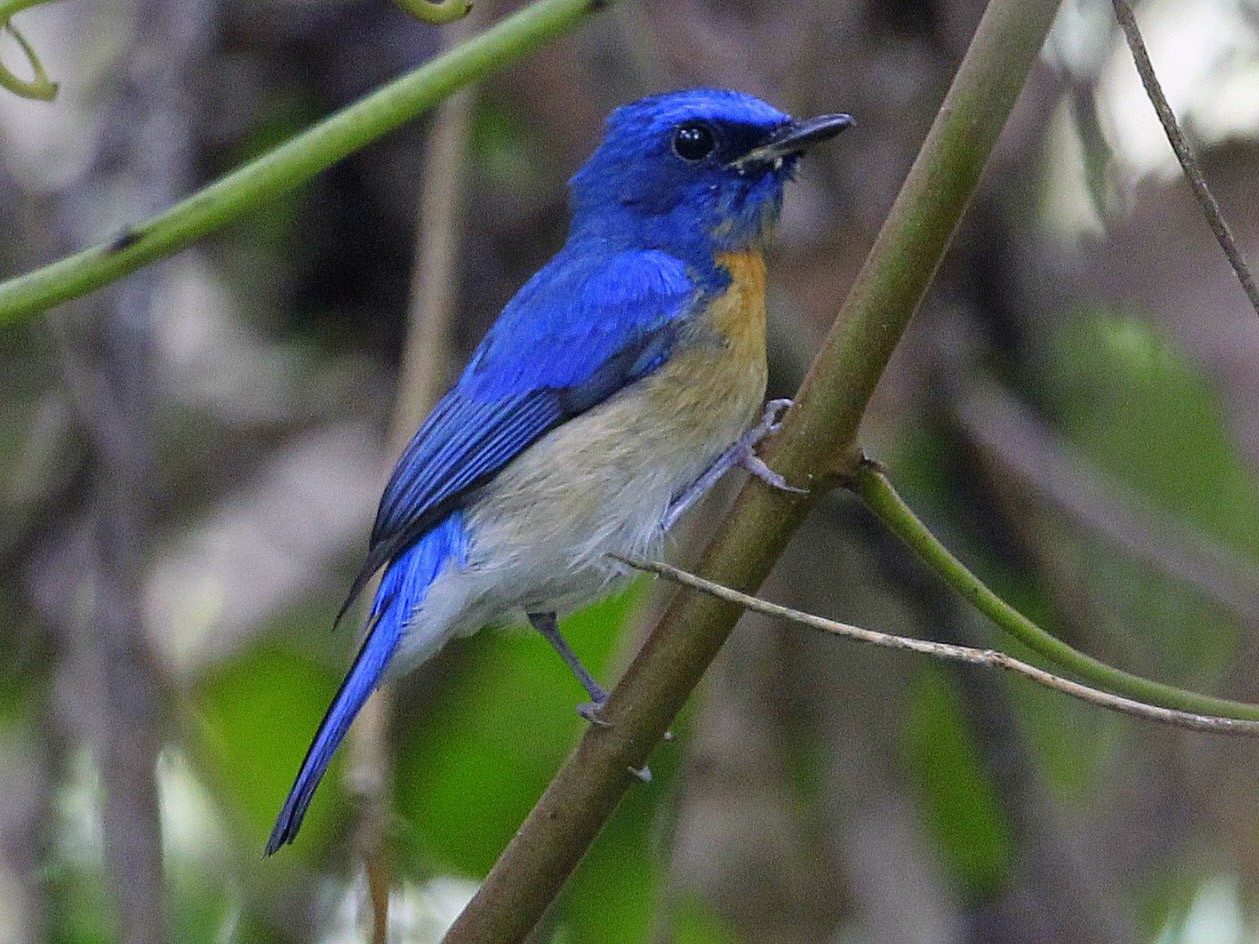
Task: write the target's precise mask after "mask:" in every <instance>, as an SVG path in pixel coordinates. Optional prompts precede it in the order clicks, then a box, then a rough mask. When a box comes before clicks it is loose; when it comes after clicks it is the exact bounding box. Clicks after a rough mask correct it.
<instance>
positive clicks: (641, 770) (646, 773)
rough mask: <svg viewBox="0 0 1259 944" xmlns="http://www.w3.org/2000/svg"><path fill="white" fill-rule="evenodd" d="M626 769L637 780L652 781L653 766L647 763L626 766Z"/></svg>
mask: <svg viewBox="0 0 1259 944" xmlns="http://www.w3.org/2000/svg"><path fill="white" fill-rule="evenodd" d="M625 769H626V770H627V771H628V772H629V775H630V776H631V777H633V778H634V779H635V780H638V781H639V782H641V783H651V768H650V767H648V766H647V765H646V764H643V766H641V767H626V768H625Z"/></svg>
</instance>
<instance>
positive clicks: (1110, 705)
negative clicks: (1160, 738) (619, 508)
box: [611, 554, 1259, 737]
mask: <svg viewBox="0 0 1259 944" xmlns="http://www.w3.org/2000/svg"><path fill="white" fill-rule="evenodd" d="M611 556H612V557H615V558H616V559H617V560H619V561H620V562H621V563H623V564H628V565H629V566H630V567H633V568H635V569H636V570H642V571H646V572H647V573H652V574H657V575H659V576H661V577H664V578H666V579H668V580H672V581H674V582H675V583H680V584H682V585H683V586H687V587H691V588H692V589H695V590H700V591H702V592H704V593H707V594H709V595H710V596H714V597H716V598H717V599H719V600H725V601H726V602H727V603H734V604H735V605H737V606H741V607H743V608H744V609H746V610H752V611H753V612H756V613H763V614H765V615H766V616H774V617H778V618H780V619H785V620H789V621H791V622H793V623H799V624H800V625H801V626H808V627H810V628H812V629H820V630H821V631H822V632H824V633H830V634H831V635H833V636H840V637H843V638H844V639H853V640H856V641H857V642H864V643H868V644H870V645H872V646H881V647H883V648H884V649H900V650H902V651H904V652H916V653H919V654H920V655H925V656H931V657H932V658H933V659H943V660H944V661H946V662H961V663H964V664H966V665H983V666H988V667H989V668H993V669H1001V670H1003V671H1006V672H1013V673H1014V674H1016V675H1022V676H1023V677H1024V678H1028V679H1031V680H1032V681H1033V682H1036V683H1037V684H1038V685H1043V686H1045V687H1046V688H1052V689H1053V690H1054V691H1058V692H1062V693H1063V694H1064V695H1070V696H1071V697H1072V698H1078V699H1079V700H1080V701H1086V702H1088V703H1089V704H1092V705H1098V706H1099V707H1102V708H1106V709H1109V710H1110V711H1118V712H1122V713H1123V714H1126V715H1132V716H1133V717H1135V718H1144V719H1146V720H1147V721H1157V722H1158V723H1159V724H1169V725H1172V726H1174V727H1177V728H1188V729H1190V730H1191V731H1210V732H1212V733H1214V734H1234V735H1241V736H1245V737H1259V721H1242V720H1240V719H1238V718H1220V717H1217V716H1214V715H1199V714H1194V713H1192V712H1189V711H1178V710H1177V709H1175V708H1160V707H1159V706H1157V705H1149V704H1146V703H1145V702H1142V701H1135V700H1133V699H1131V698H1124V697H1123V696H1121V695H1112V694H1110V693H1109V692H1103V691H1101V690H1100V689H1096V688H1090V687H1089V686H1087V685H1081V684H1080V683H1079V682H1073V681H1072V680H1071V679H1067V678H1063V677H1062V676H1060V675H1054V674H1053V673H1051V672H1046V671H1045V670H1044V669H1040V668H1037V667H1036V666H1034V665H1030V664H1028V663H1026V662H1023V661H1021V660H1019V659H1016V658H1014V657H1013V656H1011V655H1007V654H1006V653H1004V652H999V651H997V650H995V649H972V648H971V647H969V646H954V645H952V644H950V643H945V642H931V641H930V640H927V639H913V638H911V637H909V636H894V635H892V634H890V633H880V632H876V631H875V630H872V629H863V628H861V627H860V626H852V625H850V624H848V623H840V622H836V621H835V620H830V619H826V618H825V617H822V616H814V615H813V614H812V613H803V612H801V611H800V610H793V609H791V608H790V607H786V606H780V605H779V604H777V603H770V602H769V601H767V600H762V599H760V598H759V597H754V596H750V595H748V594H746V593H740V592H739V591H738V590H731V589H730V588H729V587H723V586H722V585H721V584H719V583H713V582H712V581H711V580H705V579H704V578H703V577H697V576H695V575H694V574H691V573H687V572H686V571H685V570H679V569H678V568H677V567H673V566H671V565H669V564H663V563H660V562H659V561H644V560H638V559H637V558H633V557H622V556H620V555H619V554H613V555H611Z"/></svg>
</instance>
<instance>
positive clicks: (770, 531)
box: [445, 0, 1058, 944]
mask: <svg viewBox="0 0 1259 944" xmlns="http://www.w3.org/2000/svg"><path fill="white" fill-rule="evenodd" d="M1057 8H1058V0H992V2H991V3H990V4H989V6H988V9H987V11H986V12H985V14H984V16H983V19H982V20H981V21H980V23H979V26H978V28H977V29H976V32H975V36H974V39H973V40H972V42H971V45H970V48H969V50H968V51H967V53H966V57H965V58H964V59H963V61H962V64H961V66H960V67H959V69H958V73H957V76H956V78H955V79H954V81H953V84H952V87H951V88H950V89H949V92H948V95H947V96H946V97H945V100H944V103H943V105H942V107H941V109H940V111H939V113H938V114H937V116H936V119H935V122H934V123H933V124H932V127H931V130H930V131H929V132H928V134H927V140H926V142H925V143H924V145H923V148H922V151H921V152H920V153H919V155H918V159H917V160H916V161H915V162H914V166H913V168H912V169H911V170H910V172H909V177H908V178H907V180H906V181H905V185H904V186H903V187H902V189H901V192H900V194H899V195H898V197H897V199H896V202H895V204H894V205H893V207H892V210H891V213H890V214H889V216H888V219H887V222H886V223H885V224H884V226H883V229H882V231H881V232H880V233H879V236H878V238H877V239H876V241H875V245H874V248H873V249H872V250H871V253H870V255H869V257H868V258H867V259H866V263H865V265H864V266H863V267H862V270H861V272H860V273H859V274H858V276H857V279H856V282H855V283H854V285H853V287H852V289H851V291H850V292H849V294H848V297H847V299H846V300H845V302H844V305H843V307H842V308H841V310H840V312H839V315H838V317H837V319H836V322H835V324H834V326H833V327H832V329H831V332H830V334H829V335H828V337H827V339H826V342H825V344H824V345H823V348H822V350H821V352H820V353H819V354H818V356H817V358H816V359H815V360H814V362H813V366H812V368H811V370H810V371H809V375H808V377H807V378H806V380H805V383H804V385H803V387H802V388H801V390H800V393H799V395H798V399H797V405H796V406H795V407H794V408H793V409H792V410H791V411H790V413H789V414H788V415H787V418H786V421H785V424H784V429H783V432H782V433H781V434H780V435H779V437H778V438H777V440H776V442H775V444H774V448H773V451H772V452H771V453H770V455H769V458H770V459H771V460H772V464H773V465H774V467H775V468H776V469H777V471H779V472H780V473H782V474H784V475H786V476H787V478H788V479H789V480H790V481H794V482H812V483H814V484H815V485H821V486H826V485H829V484H831V483H832V482H833V481H835V480H836V479H837V477H838V476H840V475H842V474H845V473H848V474H851V472H852V471H854V470H855V463H856V459H857V455H856V451H855V450H854V449H853V446H852V444H853V442H854V440H855V438H856V433H857V428H858V425H859V424H860V422H861V417H862V414H864V412H865V409H866V404H867V403H868V401H869V399H870V395H871V393H872V392H873V390H874V386H875V384H876V383H877V382H878V379H879V377H880V375H881V374H882V373H883V370H884V369H885V368H886V366H887V362H888V359H889V357H890V356H891V354H892V351H893V349H894V348H895V347H896V344H897V342H898V341H899V339H900V336H901V334H902V333H903V332H904V330H905V327H906V326H907V325H908V323H909V320H910V318H911V317H912V315H913V313H914V310H915V309H916V308H917V307H918V304H919V302H920V301H921V299H922V296H923V295H924V293H925V292H926V290H927V286H928V284H929V283H930V281H931V278H932V275H933V273H934V272H935V270H936V267H937V266H938V265H939V263H940V259H941V258H942V257H943V255H944V251H945V249H946V248H947V246H948V243H949V240H950V238H951V237H952V235H953V231H954V229H955V228H956V227H957V224H958V221H959V220H960V219H961V217H962V213H963V212H964V211H965V209H966V206H967V204H968V203H969V201H970V198H971V195H972V193H973V192H974V190H975V186H976V184H977V182H978V180H979V175H980V173H981V171H982V170H983V167H984V164H985V163H986V162H987V160H988V156H989V154H990V153H991V152H992V148H993V145H994V144H995V142H996V139H997V136H998V135H999V134H1000V132H1001V128H1002V126H1003V125H1004V124H1005V121H1006V118H1007V116H1008V115H1009V113H1010V110H1011V108H1012V107H1013V105H1014V101H1015V99H1016V98H1017V97H1018V93H1019V90H1020V89H1021V88H1022V86H1023V83H1024V81H1025V79H1026V77H1027V73H1028V71H1029V70H1030V69H1031V67H1032V65H1033V63H1034V62H1035V61H1036V56H1037V53H1038V52H1039V50H1040V47H1041V45H1042V44H1043V42H1044V39H1045V36H1046V34H1047V33H1048V31H1049V27H1050V24H1051V23H1052V21H1053V18H1054V14H1055V13H1056V12H1057ZM819 491H820V489H815V490H814V494H812V495H811V496H809V497H805V498H801V497H800V496H798V495H792V494H790V493H786V492H783V491H779V490H775V489H771V488H769V487H767V486H765V485H763V484H761V483H760V482H759V480H752V481H751V482H750V483H749V484H748V485H747V486H746V487H745V488H744V489H743V490H742V492H741V493H740V495H739V498H738V499H737V500H736V502H735V505H734V508H733V509H732V511H731V513H730V515H729V516H728V517H727V518H726V520H725V521H723V522H722V525H721V527H720V529H719V531H718V533H717V536H716V537H715V539H714V540H713V542H712V544H710V545H709V548H708V550H707V552H706V553H705V555H704V559H703V562H702V563H701V567H700V570H701V572H702V573H704V574H705V575H706V576H707V577H709V578H710V579H712V580H715V581H716V582H718V583H721V584H724V585H726V586H732V587H737V588H742V589H747V590H755V588H756V587H757V586H759V585H760V583H761V581H762V580H764V578H765V576H766V575H767V574H768V573H769V571H770V568H771V567H772V566H773V564H774V561H775V560H777V558H778V556H779V555H780V554H781V553H782V551H783V549H784V548H785V547H786V545H787V542H788V541H789V540H790V538H791V535H792V534H793V533H794V532H795V530H796V528H798V527H799V526H800V523H801V522H802V521H803V520H804V517H805V515H806V514H807V512H808V511H809V509H810V508H811V507H812V503H813V501H815V500H816V497H817V494H818V492H819ZM740 613H741V610H740V609H739V607H737V606H733V605H731V604H729V603H725V602H723V601H717V600H715V599H713V598H711V597H707V596H698V595H694V594H685V595H681V596H679V597H678V598H677V599H675V600H674V601H673V604H672V605H671V606H670V608H669V610H668V612H667V613H666V614H665V616H664V618H663V620H662V621H661V623H660V624H659V625H658V626H657V627H656V629H655V631H654V632H653V633H652V634H651V636H650V637H649V638H648V640H647V642H646V643H645V644H644V646H643V648H642V650H641V651H640V652H639V653H638V656H637V657H636V658H635V660H634V662H633V663H632V664H631V665H630V667H629V669H628V670H627V671H626V674H625V677H624V678H623V679H622V681H621V683H620V684H619V685H618V686H617V688H616V689H615V690H614V691H613V692H612V697H611V699H610V700H609V702H608V704H607V707H606V708H605V709H604V712H603V714H604V717H605V718H606V719H607V720H608V721H610V722H612V724H611V726H610V727H606V728H605V727H592V728H591V729H590V730H589V731H587V733H586V735H585V737H584V738H583V739H582V741H581V743H580V744H579V745H578V747H577V750H576V751H575V752H574V754H573V755H572V756H571V757H570V758H569V760H568V762H567V763H566V764H565V765H564V767H563V768H561V770H560V771H559V772H558V773H557V774H556V777H555V779H554V780H553V781H552V782H551V785H550V786H549V787H548V788H547V790H546V792H545V793H544V794H543V795H542V797H541V799H540V800H539V801H538V804H537V805H536V806H535V807H534V809H533V811H532V812H531V813H530V814H529V817H528V819H526V820H525V822H524V824H523V825H522V826H521V828H520V829H519V831H517V833H516V835H515V837H514V838H513V839H512V841H511V843H510V844H509V845H508V846H507V848H506V850H504V852H503V854H502V856H501V857H500V858H499V860H498V862H497V864H495V866H494V868H493V869H492V870H491V871H490V874H489V875H488V876H487V877H486V879H485V881H484V882H483V883H482V885H481V887H480V888H479V889H478V891H477V893H476V895H475V896H474V897H473V899H472V901H471V902H470V903H469V905H468V907H467V908H466V909H465V910H464V912H463V913H462V914H461V915H460V916H459V918H458V919H457V920H456V921H455V924H454V926H453V927H452V928H451V930H450V931H449V933H448V934H447V935H446V938H445V941H446V944H471V942H476V944H507V942H519V941H522V940H523V939H524V938H525V937H526V935H527V934H528V933H529V931H530V929H531V928H533V927H534V925H535V924H536V923H537V922H538V920H539V919H540V918H541V917H542V915H543V913H544V912H545V911H546V909H547V908H548V907H549V906H550V904H551V902H552V901H553V900H554V899H555V897H556V895H558V894H559V891H560V888H561V887H562V885H563V884H564V881H565V880H566V879H567V877H568V875H569V873H570V872H571V871H572V870H573V868H574V867H575V866H576V865H577V863H578V861H579V860H580V859H581V857H582V856H583V855H584V854H585V851H586V849H587V848H588V847H589V845H590V843H591V842H592V841H593V840H594V837H595V835H596V834H597V833H598V831H599V829H600V828H601V827H602V825H603V823H604V822H605V821H606V820H607V818H608V817H609V816H610V815H611V814H612V811H613V809H614V808H615V807H616V805H617V803H618V802H619V801H620V799H621V796H622V795H623V794H624V793H625V791H626V790H627V789H628V788H629V786H630V785H631V784H632V783H636V782H637V780H635V778H634V777H633V776H632V775H631V774H630V773H629V769H630V768H641V767H642V765H643V763H644V762H645V760H646V759H647V756H648V755H649V754H650V753H651V751H652V750H653V749H654V748H655V746H656V745H657V744H658V743H660V739H661V738H662V737H663V736H664V733H665V731H666V730H668V728H669V725H670V723H671V722H672V720H673V718H674V716H675V715H676V714H677V712H678V711H679V710H680V709H681V707H682V705H683V704H684V703H685V701H686V699H687V696H688V695H690V693H691V691H692V689H694V688H695V686H696V685H697V684H698V683H699V680H700V678H701V676H702V675H703V673H704V670H705V669H706V668H707V667H708V664H709V663H710V662H711V661H712V660H713V658H714V657H715V656H716V654H717V652H718V650H719V649H720V648H721V645H722V643H723V642H725V640H726V638H727V636H729V634H730V631H731V630H732V629H733V628H734V624H735V622H736V621H737V620H738V618H739V615H740Z"/></svg>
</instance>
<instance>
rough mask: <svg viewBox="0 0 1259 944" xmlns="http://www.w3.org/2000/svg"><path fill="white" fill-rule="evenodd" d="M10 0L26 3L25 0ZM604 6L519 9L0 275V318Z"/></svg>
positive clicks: (160, 245) (343, 146)
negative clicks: (178, 188) (234, 161)
mask: <svg viewBox="0 0 1259 944" xmlns="http://www.w3.org/2000/svg"><path fill="white" fill-rule="evenodd" d="M14 2H15V0H10V5H12V4H13V3H14ZM16 2H18V3H26V4H28V5H29V4H30V3H31V2H32V0H16ZM606 6H608V4H607V3H606V2H605V0H538V2H536V3H533V4H530V5H529V6H527V7H524V8H523V9H521V10H519V11H517V12H516V13H514V14H512V15H511V16H509V17H507V18H505V19H503V20H501V21H500V22H498V23H496V24H495V25H494V26H492V27H490V28H489V29H487V30H485V32H483V33H480V34H479V35H477V36H475V37H473V38H472V39H470V40H468V41H467V42H465V43H462V44H461V45H459V46H456V47H455V48H454V49H452V50H451V51H450V52H448V53H444V54H443V55H441V56H438V57H437V58H435V59H433V60H431V61H429V62H427V63H425V64H424V65H422V66H420V67H419V68H417V69H415V70H414V71H412V72H409V73H407V74H406V75H404V76H402V77H401V78H398V79H395V80H394V81H392V82H390V83H389V84H388V85H385V86H383V87H382V88H380V89H377V90H376V91H375V92H372V93H371V94H370V95H368V96H366V97H365V98H363V99H360V100H359V101H357V102H355V103H354V104H353V105H350V106H348V107H346V108H344V109H342V110H341V111H339V112H337V113H335V114H333V115H331V116H329V117H328V118H325V119H324V120H323V121H321V122H319V123H318V124H316V125H314V126H313V127H311V128H308V129H307V130H306V131H303V132H302V133H301V134H299V135H297V136H296V137H294V138H292V139H291V140H289V141H288V142H286V143H284V144H282V145H280V146H279V147H277V148H275V149H274V150H272V151H269V152H268V153H266V154H264V155H263V156H261V157H259V158H257V159H256V160H253V161H251V162H249V163H248V164H245V165H244V166H242V167H240V168H238V169H237V170H235V171H233V172H232V173H230V174H228V175H227V176H226V177H223V178H220V179H219V180H217V181H215V182H214V183H212V184H210V185H209V186H208V187H206V188H204V189H203V190H200V191H198V192H197V193H194V194H193V195H192V196H190V197H188V198H187V199H185V200H183V201H181V202H179V203H177V204H175V205H174V206H173V207H171V208H170V209H168V210H166V211H164V212H162V213H159V214H158V215H157V216H154V217H152V218H150V219H148V220H144V221H142V222H140V223H136V224H135V225H133V226H129V227H127V228H126V229H124V230H123V231H122V232H121V233H119V234H118V235H117V236H116V237H115V238H114V239H112V240H110V241H108V242H105V243H101V244H99V245H97V246H93V247H92V248H90V249H85V250H83V251H82V252H79V253H76V254H75V255H72V256H68V257H66V258H64V259H61V260H59V261H57V262H54V263H52V264H51V265H47V266H44V267H43V268H42V269H36V270H35V271H34V272H29V273H27V274H26V275H22V276H18V277H17V278H13V279H9V280H8V281H7V282H3V283H0V325H3V324H7V323H10V322H13V321H16V320H17V319H19V318H22V317H25V316H30V315H34V314H37V313H39V312H41V311H44V310H45V309H47V308H49V307H51V306H53V305H55V304H57V303H58V302H63V301H66V300H67V299H70V298H77V297H78V296H80V295H85V294H87V293H88V292H91V291H93V290H94V289H98V288H100V287H101V286H103V285H108V284H109V283H111V282H114V281H117V280H118V279H120V278H122V277H123V276H125V275H128V274H129V273H131V272H134V271H135V270H136V269H139V268H141V267H142V266H145V265H148V264H149V263H151V262H153V261H155V260H157V259H161V258H163V257H165V256H169V255H171V254H172V253H175V252H178V251H179V250H181V249H183V248H185V247H186V246H188V245H189V244H190V243H192V242H194V241H195V240H197V239H200V238H201V237H202V236H205V235H206V234H208V233H211V232H213V231H215V230H216V229H219V228H221V227H222V226H224V225H226V224H227V223H229V222H231V221H232V220H235V219H237V218H238V217H240V216H242V215H244V214H245V213H247V212H249V211H250V210H255V209H257V208H259V207H261V206H263V205H264V204H266V203H267V202H269V201H271V200H274V199H275V198H276V197H278V196H280V195H281V194H283V193H285V192H287V191H289V190H293V189H294V188H296V187H298V186H300V185H301V184H303V183H305V182H306V181H308V180H310V178H312V177H314V176H315V175H316V174H318V173H319V172H320V171H323V170H325V169H327V168H328V167H329V166H330V165H332V164H334V163H336V162H337V161H339V160H341V159H342V158H344V157H346V156H348V155H350V154H353V153H354V152H355V151H357V150H359V149H361V148H363V147H364V146H366V145H367V144H370V143H371V142H372V141H375V140H376V139H377V138H379V137H381V136H382V135H385V134H387V133H388V132H390V131H393V130H394V129H396V128H398V127H400V126H401V125H403V124H405V123H406V122H407V121H410V120H411V119H412V118H414V117H415V116H416V115H418V114H420V113H421V112H424V111H426V110H428V109H430V108H432V107H433V106H434V105H436V104H437V103H438V102H440V101H441V100H442V99H444V98H446V97H447V96H448V95H450V94H451V93H452V92H454V91H455V90H456V89H458V88H461V87H462V86H464V85H467V84H469V83H471V82H475V81H477V80H478V79H482V78H484V77H485V76H487V75H490V74H491V73H493V72H496V71H498V70H500V69H502V68H504V67H506V66H507V65H510V64H511V63H513V62H516V61H518V60H519V59H521V58H523V57H524V56H526V55H527V54H529V53H530V52H533V51H534V50H535V49H538V48H539V47H541V46H544V45H546V44H547V43H548V42H550V41H551V40H553V39H555V38H556V37H557V36H560V35H562V34H564V33H566V32H569V31H571V30H572V29H574V28H575V27H576V26H577V25H578V24H580V23H581V22H583V21H584V20H585V19H586V17H588V16H589V15H590V14H591V13H593V12H595V11H597V10H600V9H603V8H604V7H606ZM0 9H2V8H0Z"/></svg>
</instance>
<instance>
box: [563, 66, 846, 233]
mask: <svg viewBox="0 0 1259 944" xmlns="http://www.w3.org/2000/svg"><path fill="white" fill-rule="evenodd" d="M852 123H853V121H852V119H851V118H850V117H849V116H848V115H823V116H821V117H819V118H811V119H807V120H803V121H798V120H796V119H794V118H792V117H791V116H790V115H787V114H784V113H783V112H781V111H779V110H778V109H776V108H774V107H773V106H772V105H768V104H766V103H765V102H763V101H761V100H760V99H759V98H754V97H752V96H751V95H745V94H743V93H741V92H732V91H728V90H725V89H688V90H686V91H681V92H670V93H668V94H665V95H655V96H652V97H650V98H643V99H639V100H638V101H636V102H632V103H630V104H628V105H623V106H622V107H620V108H618V109H617V110H616V111H614V112H613V113H612V115H611V117H609V118H608V123H607V132H606V134H605V136H604V139H603V143H602V144H600V145H599V147H598V149H597V150H596V151H595V152H594V154H592V155H591V157H590V159H589V160H588V161H586V163H585V165H584V166H583V167H582V168H581V170H579V171H578V172H577V174H576V175H575V176H574V177H573V179H572V181H571V182H570V185H571V187H572V193H573V237H574V238H578V239H581V238H588V237H598V238H601V239H607V240H611V241H613V242H618V243H628V244H631V245H635V246H642V247H651V248H662V249H670V250H674V251H677V252H679V254H683V255H689V254H690V253H689V252H688V250H706V251H728V250H737V249H743V248H746V247H749V246H753V245H757V244H759V243H761V242H762V241H763V240H764V239H766V238H767V237H768V235H769V233H770V231H771V230H772V229H773V226H774V224H775V223H776V222H777V220H778V211H779V209H780V207H781V205H782V193H783V185H784V184H785V183H786V182H787V181H788V180H790V179H791V177H792V174H793V173H794V171H795V168H796V162H797V161H798V160H799V159H800V156H801V155H802V154H803V153H804V152H805V151H806V150H808V149H809V148H810V147H812V146H813V145H815V144H817V143H819V142H821V141H825V140H827V139H828V138H831V137H834V136H835V135H836V134H838V133H839V132H840V131H842V130H844V129H845V128H847V127H849V126H851V125H852Z"/></svg>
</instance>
